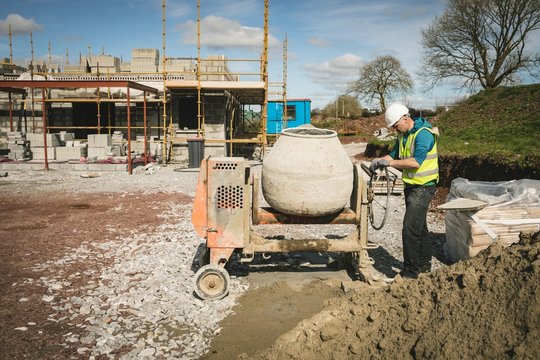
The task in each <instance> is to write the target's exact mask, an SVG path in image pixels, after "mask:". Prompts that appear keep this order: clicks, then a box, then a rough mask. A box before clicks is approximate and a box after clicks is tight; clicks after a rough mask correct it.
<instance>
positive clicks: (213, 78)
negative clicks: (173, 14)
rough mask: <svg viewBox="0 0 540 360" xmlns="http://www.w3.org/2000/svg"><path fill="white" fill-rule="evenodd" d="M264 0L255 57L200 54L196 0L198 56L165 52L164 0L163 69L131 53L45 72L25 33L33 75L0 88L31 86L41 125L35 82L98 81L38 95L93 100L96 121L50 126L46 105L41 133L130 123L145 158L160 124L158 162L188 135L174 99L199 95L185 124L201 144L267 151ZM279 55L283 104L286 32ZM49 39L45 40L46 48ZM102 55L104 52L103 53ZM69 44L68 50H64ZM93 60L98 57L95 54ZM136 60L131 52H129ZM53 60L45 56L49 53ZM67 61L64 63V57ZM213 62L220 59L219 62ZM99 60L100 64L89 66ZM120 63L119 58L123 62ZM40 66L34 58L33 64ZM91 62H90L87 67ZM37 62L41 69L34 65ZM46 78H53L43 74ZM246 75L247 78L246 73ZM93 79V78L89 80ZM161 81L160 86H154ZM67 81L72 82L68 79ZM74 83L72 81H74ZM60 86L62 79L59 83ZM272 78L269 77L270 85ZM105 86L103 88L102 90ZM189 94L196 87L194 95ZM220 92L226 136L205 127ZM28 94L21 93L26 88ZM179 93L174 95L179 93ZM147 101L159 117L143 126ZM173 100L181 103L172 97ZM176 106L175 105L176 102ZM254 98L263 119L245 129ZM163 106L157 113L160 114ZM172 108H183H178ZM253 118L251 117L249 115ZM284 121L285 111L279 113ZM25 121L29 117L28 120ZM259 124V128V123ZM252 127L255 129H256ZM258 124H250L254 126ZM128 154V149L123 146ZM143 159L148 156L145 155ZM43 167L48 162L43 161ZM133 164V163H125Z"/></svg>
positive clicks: (52, 85)
mask: <svg viewBox="0 0 540 360" xmlns="http://www.w3.org/2000/svg"><path fill="white" fill-rule="evenodd" d="M268 5H269V1H268V0H264V35H263V44H262V45H263V49H262V54H261V57H260V58H259V59H228V58H226V57H225V56H218V57H208V58H206V59H203V58H202V57H201V3H200V0H198V1H197V57H196V58H192V57H188V58H173V57H168V56H167V52H166V50H167V49H166V0H162V59H161V65H162V66H161V70H159V69H158V71H157V72H140V71H139V72H131V71H132V70H135V69H134V67H133V61H132V63H131V68H130V69H129V70H130V72H122V71H119V72H118V71H116V72H110V68H111V67H110V66H105V67H106V69H107V71H106V72H105V73H103V72H101V71H100V64H99V62H97V64H94V63H93V62H92V63H91V64H90V65H88V63H87V65H88V66H91V70H90V72H88V69H86V70H84V71H83V70H81V72H61V73H54V74H53V73H52V72H51V69H50V66H49V72H47V69H45V71H43V69H41V71H35V67H34V66H35V61H34V54H33V40H32V34H30V42H31V50H32V60H31V64H30V74H31V81H21V80H13V81H10V80H3V81H2V80H0V87H3V88H12V89H15V88H18V89H23V88H29V89H30V91H31V107H32V112H31V117H32V132H34V133H35V132H36V130H40V127H39V126H37V125H36V121H35V117H36V116H35V111H34V103H39V102H40V101H39V100H36V99H34V91H35V89H42V93H43V92H45V90H46V89H63V88H64V87H65V88H69V89H76V86H79V87H81V88H89V87H93V88H95V89H96V94H95V95H94V94H92V95H89V94H86V95H85V96H73V97H69V96H68V97H57V98H53V97H52V96H48V95H47V96H46V97H45V98H42V100H41V102H42V109H46V106H45V104H53V103H71V104H77V103H85V102H88V103H92V102H94V103H96V107H97V115H96V117H97V125H96V126H78V125H80V124H75V123H73V124H72V126H49V127H47V125H46V124H45V121H46V115H45V112H46V111H44V112H43V116H42V118H43V125H42V126H41V128H42V130H41V131H43V132H44V133H45V132H47V131H50V130H59V129H63V130H69V129H87V130H95V131H96V132H97V133H98V134H100V133H101V132H102V131H108V133H109V134H111V131H112V130H113V129H126V128H129V129H128V136H130V132H131V131H130V130H131V129H135V130H141V129H142V130H143V131H144V139H145V145H144V149H145V154H144V155H145V159H146V157H147V144H146V141H147V138H148V136H147V135H148V134H147V131H149V130H150V131H152V130H154V131H157V133H158V134H159V136H158V138H160V141H161V146H162V156H161V160H162V162H163V163H167V162H170V161H171V158H172V156H171V154H172V151H173V147H175V146H177V145H179V144H185V143H186V142H187V141H188V140H189V139H190V137H189V134H187V135H186V134H184V132H183V131H182V129H181V128H182V126H185V125H186V124H185V123H184V124H183V123H182V119H180V118H178V119H177V120H178V122H177V124H175V122H174V121H173V120H176V119H173V102H174V101H173V100H174V99H175V97H176V99H177V100H178V99H179V98H181V97H182V96H185V97H189V96H195V97H196V124H194V125H195V126H194V127H190V126H187V127H188V129H190V130H193V131H194V132H195V136H196V137H197V138H202V139H203V140H204V141H205V143H206V144H209V145H210V146H211V145H212V144H222V145H223V149H224V151H225V153H228V155H235V151H236V150H235V147H234V145H238V146H240V147H241V146H243V145H246V144H251V145H252V146H258V147H260V148H261V151H262V154H264V150H265V147H266V146H267V144H268V138H267V129H266V127H267V108H268V94H269V81H268V17H269V6H268ZM283 46H284V54H283V56H284V58H283V66H284V72H283V83H281V84H280V85H279V87H280V91H281V92H282V95H281V99H283V102H284V108H286V47H287V39H285V42H284V45H283ZM50 47H51V44H50V43H49V53H50ZM102 55H103V54H102ZM67 56H68V51H67V50H66V57H67ZM79 58H80V59H79V69H83V64H82V63H83V60H82V57H81V56H79ZM86 59H87V61H92V53H91V50H89V55H88V57H87V58H86ZM94 60H95V59H94ZM132 60H133V59H132ZM175 61H176V62H182V61H183V62H185V63H186V64H187V65H186V66H185V67H183V68H178V67H176V68H175V67H174V66H173V65H174V62H175ZM49 62H50V61H49ZM66 63H68V62H67V61H66ZM216 64H217V65H216ZM230 64H233V65H234V64H240V65H241V66H239V68H245V67H246V66H244V65H245V64H248V66H247V68H252V67H251V66H249V64H257V65H258V66H257V65H256V66H255V68H258V71H245V70H243V71H231V69H230V68H229V65H230ZM95 65H97V71H96V68H94V66H95ZM121 65H122V64H120V66H121ZM38 68H39V66H38ZM92 69H93V70H92ZM38 70H39V69H38ZM38 75H40V76H43V77H44V78H45V80H35V77H36V76H38ZM47 78H49V79H50V80H46V79H47ZM246 79H248V80H246ZM141 82H146V83H147V84H151V83H152V82H155V83H156V86H148V85H142V84H141ZM90 84H91V85H90ZM157 84H159V86H157ZM67 85H69V86H67ZM75 85H76V86H75ZM63 86H64V87H63ZM270 86H272V85H270ZM111 87H125V88H126V89H127V93H128V95H127V99H126V98H118V97H116V98H115V97H114V96H113V95H112V94H111V90H110V89H111ZM105 88H107V92H106V94H105V92H104V91H103V92H102V91H101V90H102V89H105ZM142 88H144V89H145V90H143V92H144V98H143V99H141V98H132V97H131V96H130V93H129V90H130V89H142ZM12 93H14V92H10V91H8V94H9V98H10V100H9V104H10V106H11V94H12ZM147 93H154V94H156V97H155V98H153V99H147V98H146V95H147ZM191 94H193V95H191ZM217 95H220V96H222V97H223V107H224V110H223V114H222V116H223V119H222V121H223V124H222V125H223V136H216V135H215V133H214V134H212V133H211V132H210V131H209V125H208V124H209V122H208V121H209V120H208V118H207V116H208V113H207V110H208V106H209V104H208V101H209V100H212V97H213V96H217ZM23 96H26V95H23ZM178 101H179V100H178ZM141 102H142V103H143V106H144V110H143V113H144V119H145V120H144V125H143V126H142V127H140V126H133V127H132V126H130V125H131V120H130V119H129V116H130V104H132V103H141ZM105 103H127V112H128V124H129V125H128V126H127V127H122V126H113V125H112V124H111V121H110V119H111V114H110V111H111V107H110V106H108V107H107V109H108V110H107V111H108V114H103V113H102V107H101V105H102V104H105ZM147 104H151V106H152V107H154V108H156V107H157V112H158V120H157V124H154V125H150V126H147V124H146V113H147ZM176 105H178V104H176ZM178 106H180V105H178ZM252 106H255V107H260V114H261V115H260V119H259V120H257V124H258V126H251V127H249V128H248V131H245V130H246V127H245V122H246V119H245V109H246V107H249V108H251V107H252ZM160 110H161V115H160V114H159V113H160ZM176 111H177V112H178V111H180V110H176ZM160 116H162V122H161V124H160V122H159V117H160ZM103 118H106V119H107V123H106V124H103ZM252 121H255V120H254V119H252ZM284 121H285V122H286V118H285V119H284ZM175 125H178V129H177V130H176V131H175V128H174V127H175ZM25 126H26V121H25ZM256 127H257V128H256ZM255 128H256V129H255ZM254 129H255V130H254ZM129 146H130V140H128V147H129ZM128 154H129V155H130V149H128ZM145 161H146V160H145ZM46 167H47V165H46ZM130 172H131V170H130Z"/></svg>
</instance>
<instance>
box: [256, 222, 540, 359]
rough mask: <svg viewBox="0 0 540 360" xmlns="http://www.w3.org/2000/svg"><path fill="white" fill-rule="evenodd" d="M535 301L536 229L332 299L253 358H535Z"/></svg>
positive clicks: (539, 327) (539, 332) (538, 286)
mask: <svg viewBox="0 0 540 360" xmlns="http://www.w3.org/2000/svg"><path fill="white" fill-rule="evenodd" d="M539 300H540V239H539V233H536V234H535V235H533V236H527V237H523V238H522V240H521V241H520V243H519V244H516V245H514V246H512V247H510V248H506V249H504V248H502V247H500V246H497V245H495V246H492V247H491V248H490V249H488V250H487V251H485V252H484V253H482V254H480V255H479V257H477V258H474V259H472V260H468V261H463V262H460V263H457V264H454V265H452V266H449V267H445V268H441V269H439V270H438V271H435V272H433V273H431V274H429V275H424V276H421V277H420V278H419V279H418V280H403V279H400V280H396V281H395V282H394V283H392V284H391V285H389V286H388V287H386V288H384V289H368V288H366V289H365V290H361V291H357V292H355V293H353V294H352V295H350V296H348V297H346V298H342V299H335V300H333V301H331V302H330V303H329V304H328V306H327V307H326V308H325V310H324V311H322V312H321V313H319V314H317V315H316V316H314V317H312V318H311V319H308V320H304V321H302V322H301V323H299V325H298V326H297V327H296V328H295V329H294V330H292V331H290V332H288V333H286V334H285V335H283V336H281V337H280V338H279V339H278V341H277V342H276V343H275V344H274V345H273V346H272V347H271V348H269V349H267V350H265V351H264V352H262V353H259V354H258V355H257V356H258V358H262V359H284V358H292V359H313V358H324V359H330V358H334V359H343V358H358V359H366V358H375V359H387V358H393V359H396V358H400V359H401V358H403V359H405V358H414V359H418V358H420V359H463V358H465V359H472V358H483V359H504V358H519V359H538V358H540V348H539V347H538V346H537V344H538V343H539V342H540V301H539Z"/></svg>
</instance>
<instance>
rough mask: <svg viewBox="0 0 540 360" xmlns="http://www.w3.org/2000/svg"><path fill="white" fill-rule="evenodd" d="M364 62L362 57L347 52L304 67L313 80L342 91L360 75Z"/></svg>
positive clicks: (327, 87)
mask: <svg viewBox="0 0 540 360" xmlns="http://www.w3.org/2000/svg"><path fill="white" fill-rule="evenodd" d="M363 64H364V61H363V60H362V58H361V57H359V56H356V55H353V54H350V53H347V54H343V55H341V56H339V57H336V58H334V59H331V60H327V61H324V62H322V63H319V64H307V65H305V66H304V69H305V71H306V75H307V76H308V77H309V78H311V80H312V81H313V82H315V83H317V84H319V85H322V86H323V87H324V88H326V89H328V90H331V91H338V92H342V91H344V90H345V88H346V87H347V84H348V83H349V82H350V81H352V80H354V79H355V78H356V77H358V74H359V73H358V71H359V70H360V67H362V65H363Z"/></svg>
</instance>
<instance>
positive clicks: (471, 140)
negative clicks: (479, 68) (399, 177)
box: [434, 84, 540, 165]
mask: <svg viewBox="0 0 540 360" xmlns="http://www.w3.org/2000/svg"><path fill="white" fill-rule="evenodd" d="M434 125H435V126H438V127H439V130H440V133H441V137H440V139H439V149H440V153H441V154H449V155H462V156H470V155H474V156H479V157H491V158H494V159H497V160H498V161H499V162H502V163H517V164H522V165H531V164H530V162H531V161H533V162H536V163H537V164H538V165H540V154H539V151H538V150H539V149H540V146H539V143H540V84H533V85H526V86H513V87H499V88H496V89H491V90H484V91H481V92H479V93H478V94H476V95H473V96H471V97H470V98H469V99H467V100H466V101H464V102H463V103H461V104H459V106H456V107H454V108H452V109H451V110H449V111H448V112H445V113H443V114H441V115H440V116H439V117H438V119H437V120H436V121H435V122H434Z"/></svg>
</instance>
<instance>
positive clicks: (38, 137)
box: [26, 133, 60, 148]
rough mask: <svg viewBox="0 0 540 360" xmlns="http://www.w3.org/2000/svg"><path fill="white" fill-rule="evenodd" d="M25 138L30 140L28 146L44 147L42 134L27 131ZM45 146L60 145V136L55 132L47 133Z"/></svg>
mask: <svg viewBox="0 0 540 360" xmlns="http://www.w3.org/2000/svg"><path fill="white" fill-rule="evenodd" d="M26 140H29V141H30V147H31V148H34V147H44V146H45V140H44V139H43V134H33V133H27V134H26ZM47 146H60V136H59V134H57V133H52V134H47Z"/></svg>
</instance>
